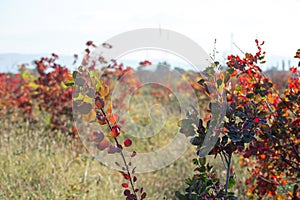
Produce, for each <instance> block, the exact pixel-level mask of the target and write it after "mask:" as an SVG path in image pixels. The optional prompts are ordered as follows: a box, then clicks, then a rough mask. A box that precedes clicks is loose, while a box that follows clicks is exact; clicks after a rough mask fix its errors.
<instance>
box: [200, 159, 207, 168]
mask: <svg viewBox="0 0 300 200" xmlns="http://www.w3.org/2000/svg"><path fill="white" fill-rule="evenodd" d="M199 163H200V165H202V166H204V165H205V163H206V158H205V157H201V158H199Z"/></svg>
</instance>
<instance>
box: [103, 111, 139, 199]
mask: <svg viewBox="0 0 300 200" xmlns="http://www.w3.org/2000/svg"><path fill="white" fill-rule="evenodd" d="M100 110H101V112H102V114H103V115H104V116H105V121H106V123H107V125H108V127H109V129H110V130H112V126H111V124H110V122H109V120H108V119H107V117H106V113H105V112H104V110H103V109H102V108H101V109H100ZM114 139H115V142H116V145H117V147H118V148H119V147H120V143H119V141H118V139H117V138H114ZM120 154H121V157H122V160H123V162H124V165H125V168H126V171H127V174H128V175H129V181H130V185H131V189H132V191H133V193H134V195H135V198H136V199H137V195H136V192H135V188H134V185H133V181H132V177H131V173H130V171H129V167H128V164H127V162H126V159H125V156H124V154H123V149H121V151H120Z"/></svg>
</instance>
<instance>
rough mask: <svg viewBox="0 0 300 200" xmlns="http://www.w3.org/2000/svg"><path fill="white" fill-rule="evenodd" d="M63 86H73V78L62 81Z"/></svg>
mask: <svg viewBox="0 0 300 200" xmlns="http://www.w3.org/2000/svg"><path fill="white" fill-rule="evenodd" d="M64 84H65V86H68V87H69V86H73V85H74V84H75V82H74V80H68V81H66V82H64Z"/></svg>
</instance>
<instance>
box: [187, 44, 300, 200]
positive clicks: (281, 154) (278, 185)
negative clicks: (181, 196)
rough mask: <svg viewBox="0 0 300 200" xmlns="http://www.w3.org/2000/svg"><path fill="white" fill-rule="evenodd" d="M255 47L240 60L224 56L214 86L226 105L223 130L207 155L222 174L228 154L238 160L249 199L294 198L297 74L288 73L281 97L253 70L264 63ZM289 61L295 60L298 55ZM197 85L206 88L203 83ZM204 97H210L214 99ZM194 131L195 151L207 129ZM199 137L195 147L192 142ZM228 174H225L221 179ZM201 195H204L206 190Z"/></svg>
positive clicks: (298, 141) (299, 160) (299, 161)
mask: <svg viewBox="0 0 300 200" xmlns="http://www.w3.org/2000/svg"><path fill="white" fill-rule="evenodd" d="M255 42H256V45H257V49H258V51H257V53H255V54H250V53H246V54H245V55H244V57H243V58H240V57H239V56H234V55H230V56H228V62H227V66H228V68H227V69H226V70H225V71H224V72H222V73H221V75H220V77H222V78H221V81H220V83H219V85H224V89H225V91H226V97H227V102H228V106H227V109H226V116H225V119H224V127H223V129H222V130H221V133H220V137H219V140H218V142H217V143H216V144H215V146H214V148H213V149H212V151H211V152H210V154H213V155H215V156H218V155H219V156H220V157H221V158H222V159H223V160H224V161H225V163H226V166H227V169H229V166H230V158H231V156H232V154H241V155H242V159H243V160H242V162H241V163H242V164H243V167H246V168H247V169H249V171H250V173H251V176H250V178H248V179H247V180H246V183H245V184H247V185H248V193H247V195H248V196H249V197H251V198H256V199H264V198H266V197H274V198H276V199H298V198H299V189H298V186H297V181H299V176H300V168H299V166H300V157H299V150H300V138H299V130H300V129H299V128H300V126H299V118H300V116H299V115H300V109H299V105H300V98H299V96H300V90H299V89H300V77H299V72H298V70H297V68H296V67H291V68H290V71H291V72H292V77H290V78H289V79H288V83H289V84H288V87H287V89H286V90H285V91H284V93H283V94H279V91H277V90H276V89H275V88H274V87H273V83H272V82H271V81H270V80H269V79H268V78H267V77H265V76H264V75H263V73H262V70H261V69H260V67H259V64H262V63H264V62H265V61H264V56H265V52H263V51H262V48H261V46H262V45H263V44H264V42H262V43H259V41H258V40H256V41H255ZM295 58H299V50H298V52H297V54H296V56H295ZM230 80H237V81H230ZM199 84H201V85H202V86H203V87H204V86H206V85H205V80H203V79H202V80H200V81H199ZM208 95H209V96H210V97H212V95H214V94H208ZM207 123H208V124H209V123H210V120H208V122H207ZM201 125H202V124H201ZM198 130H201V131H200V133H197V134H199V135H195V136H194V138H193V139H192V143H193V144H194V145H196V146H198V149H199V148H201V144H202V143H201V141H203V138H204V137H205V135H206V134H207V128H206V129H205V128H204V127H202V126H200V127H198ZM198 132H199V131H198ZM200 136H201V137H202V139H201V137H200ZM199 137H200V142H195V141H198V140H199ZM229 174H230V173H229V170H227V180H228V177H229ZM198 182H199V181H198ZM227 183H228V181H226V186H225V190H226V189H227V187H228V184H227ZM206 192H207V194H209V193H210V191H209V190H206ZM191 199H192V198H191Z"/></svg>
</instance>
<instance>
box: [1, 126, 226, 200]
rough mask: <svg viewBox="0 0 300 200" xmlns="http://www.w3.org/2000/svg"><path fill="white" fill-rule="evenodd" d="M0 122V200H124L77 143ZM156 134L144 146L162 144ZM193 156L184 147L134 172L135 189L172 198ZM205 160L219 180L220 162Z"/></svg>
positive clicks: (111, 173)
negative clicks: (163, 162) (173, 157)
mask: <svg viewBox="0 0 300 200" xmlns="http://www.w3.org/2000/svg"><path fill="white" fill-rule="evenodd" d="M1 124H2V125H1V127H0V128H1V130H2V131H1V134H0V177H1V178H0V199H101V200H102V199H104V200H106V199H124V196H123V190H122V187H121V184H122V183H123V178H122V176H121V175H120V173H119V172H117V171H115V170H112V169H110V168H108V167H106V166H104V165H102V164H101V163H100V162H99V161H98V160H96V159H93V158H92V157H91V156H90V155H89V154H88V152H87V151H86V149H85V148H84V146H83V145H82V143H81V141H80V140H74V139H70V138H68V137H66V136H64V135H63V134H61V133H58V134H57V135H56V136H51V137H50V136H49V135H52V134H51V132H50V131H49V130H47V129H45V128H43V127H45V126H44V124H39V123H37V124H35V125H30V124H26V123H20V124H9V123H4V122H3V123H1ZM159 135H160V136H159V137H158V136H157V138H154V139H150V140H152V141H148V142H155V140H167V139H168V138H167V137H169V136H170V133H169V134H165V135H164V134H159ZM161 144H163V143H161ZM145 145H146V141H145ZM193 157H194V151H193V149H190V150H188V151H186V153H185V154H184V155H183V156H182V157H181V158H180V159H178V160H177V161H175V162H174V163H173V164H171V165H170V166H167V167H165V168H163V169H161V170H157V171H154V172H151V173H144V174H138V175H137V177H138V187H139V186H143V187H144V189H145V190H146V192H147V197H148V199H155V200H156V199H174V193H175V191H176V190H179V191H184V189H185V187H186V185H185V182H184V180H185V179H186V178H188V177H191V176H192V174H193V167H194V166H193V164H192V162H191V160H192V158H193ZM210 158H211V159H209V162H211V163H212V164H214V166H215V167H216V168H217V169H218V170H217V171H218V172H219V174H220V175H221V176H222V170H224V168H223V166H222V165H221V163H220V160H218V159H216V160H214V159H213V158H212V157H210Z"/></svg>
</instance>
